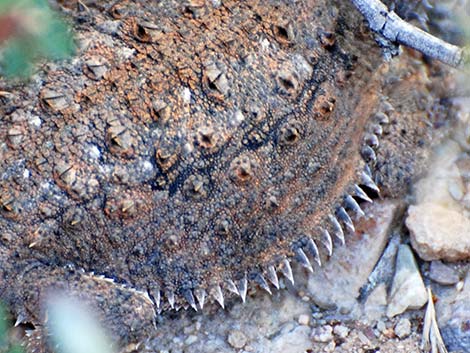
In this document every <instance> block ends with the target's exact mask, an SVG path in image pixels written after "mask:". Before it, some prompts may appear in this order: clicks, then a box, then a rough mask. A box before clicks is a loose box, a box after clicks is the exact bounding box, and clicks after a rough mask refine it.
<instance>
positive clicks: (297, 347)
mask: <svg viewBox="0 0 470 353" xmlns="http://www.w3.org/2000/svg"><path fill="white" fill-rule="evenodd" d="M309 333H310V328H309V327H307V326H297V327H296V328H295V329H293V330H292V331H290V332H288V333H285V334H282V335H280V336H276V338H275V339H273V341H272V343H271V344H270V345H269V347H265V350H264V351H265V352H282V353H299V352H305V351H308V350H311V349H312V348H313V347H312V342H311V340H310V338H309Z"/></svg>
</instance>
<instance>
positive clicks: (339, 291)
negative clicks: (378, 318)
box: [308, 200, 400, 312]
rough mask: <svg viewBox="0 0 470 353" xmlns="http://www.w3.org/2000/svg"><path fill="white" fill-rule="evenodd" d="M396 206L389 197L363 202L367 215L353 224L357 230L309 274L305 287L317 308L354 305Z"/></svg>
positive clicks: (386, 234)
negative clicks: (367, 202) (370, 203)
mask: <svg viewBox="0 0 470 353" xmlns="http://www.w3.org/2000/svg"><path fill="white" fill-rule="evenodd" d="M399 205H400V204H399V203H398V202H395V201H391V200H386V201H379V202H376V203H374V205H371V206H369V205H365V212H366V215H367V216H366V217H364V218H362V219H361V220H360V221H359V222H357V223H356V233H355V235H354V237H353V238H352V239H351V240H349V239H348V240H347V242H348V243H349V244H347V246H343V247H338V248H336V249H335V251H334V252H333V256H332V257H331V261H328V262H327V263H326V264H325V265H324V267H323V270H322V271H315V273H313V274H311V275H310V276H309V281H308V290H309V292H310V295H311V297H312V300H313V301H314V302H315V303H316V304H317V305H318V306H319V307H321V308H339V309H341V311H342V312H348V311H350V310H351V309H352V308H353V307H354V305H355V304H356V302H357V301H356V298H357V297H358V296H359V290H360V288H361V287H362V286H363V285H364V284H365V283H366V281H367V277H368V276H369V274H370V273H371V271H372V270H373V268H374V266H375V264H376V263H377V261H378V259H379V258H380V256H381V254H382V252H383V250H384V248H385V246H386V244H387V240H388V233H389V228H390V225H391V224H392V223H393V220H394V216H395V214H396V212H397V210H398V209H399ZM319 284H321V285H319Z"/></svg>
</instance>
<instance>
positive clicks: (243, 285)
mask: <svg viewBox="0 0 470 353" xmlns="http://www.w3.org/2000/svg"><path fill="white" fill-rule="evenodd" d="M247 290H248V281H247V279H246V274H245V276H243V278H242V279H241V280H240V281H238V293H239V294H240V298H241V299H242V302H243V303H244V302H245V300H246V292H247Z"/></svg>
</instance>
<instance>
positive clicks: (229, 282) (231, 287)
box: [225, 279, 240, 295]
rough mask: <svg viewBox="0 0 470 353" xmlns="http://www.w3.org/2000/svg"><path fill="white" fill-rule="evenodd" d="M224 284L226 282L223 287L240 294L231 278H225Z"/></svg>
mask: <svg viewBox="0 0 470 353" xmlns="http://www.w3.org/2000/svg"><path fill="white" fill-rule="evenodd" d="M225 284H226V285H225V288H227V290H228V291H229V292H231V293H233V294H236V295H240V293H239V292H238V289H237V286H236V285H235V283H234V282H233V281H232V280H231V279H229V280H227V281H226V282H225Z"/></svg>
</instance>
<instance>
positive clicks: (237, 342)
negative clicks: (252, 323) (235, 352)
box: [227, 330, 246, 349]
mask: <svg viewBox="0 0 470 353" xmlns="http://www.w3.org/2000/svg"><path fill="white" fill-rule="evenodd" d="M227 341H228V343H229V344H230V345H231V346H232V347H233V348H237V349H240V348H243V347H244V346H245V344H246V336H245V334H244V333H243V332H241V331H240V330H232V331H230V333H229V334H228V338H227Z"/></svg>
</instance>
